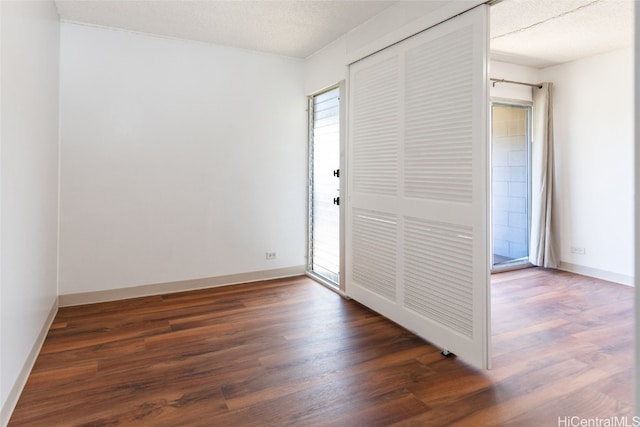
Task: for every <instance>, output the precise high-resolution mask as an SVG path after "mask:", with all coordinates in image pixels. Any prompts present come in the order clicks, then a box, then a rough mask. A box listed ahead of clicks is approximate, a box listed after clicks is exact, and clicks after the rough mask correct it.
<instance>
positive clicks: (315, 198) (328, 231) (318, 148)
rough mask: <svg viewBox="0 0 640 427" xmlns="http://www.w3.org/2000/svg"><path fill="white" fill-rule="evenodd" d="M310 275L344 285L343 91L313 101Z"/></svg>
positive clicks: (336, 89)
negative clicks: (342, 275) (342, 261)
mask: <svg viewBox="0 0 640 427" xmlns="http://www.w3.org/2000/svg"><path fill="white" fill-rule="evenodd" d="M308 252H309V257H308V260H309V261H308V266H307V269H308V271H309V274H310V275H311V276H313V277H314V278H316V279H318V280H319V281H321V282H322V283H324V284H327V285H330V286H333V287H335V288H338V287H339V284H340V87H339V86H335V87H332V88H330V89H327V90H325V91H323V92H320V93H318V94H315V95H312V96H310V97H309V250H308Z"/></svg>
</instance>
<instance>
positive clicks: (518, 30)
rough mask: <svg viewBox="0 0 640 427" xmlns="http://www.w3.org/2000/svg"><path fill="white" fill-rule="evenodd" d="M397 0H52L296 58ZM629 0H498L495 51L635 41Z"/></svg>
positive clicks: (81, 18) (576, 53)
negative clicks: (499, 0) (500, 0)
mask: <svg viewBox="0 0 640 427" xmlns="http://www.w3.org/2000/svg"><path fill="white" fill-rule="evenodd" d="M0 1H1V0H0ZM414 1H429V0H414ZM451 1H456V0H451ZM395 3H398V2H397V1H380V0H360V1H349V0H335V1H333V0H281V1H275V0H257V1H256V0H200V1H193V0H142V1H138V0H57V1H56V4H57V6H58V12H59V14H60V18H61V19H62V20H63V21H66V22H77V23H84V24H90V25H98V26H104V27H113V28H122V29H126V30H130V31H137V32H142V33H148V34H155V35H160V36H165V37H174V38H182V39H189V40H198V41H203V42H207V43H213V44H218V45H223V46H230V47H237V48H242V49H250V50H257V51H263V52H269V53H275V54H279V55H286V56H292V57H298V58H306V57H308V56H309V55H311V54H312V53H314V52H316V51H317V50H319V49H320V48H322V47H323V46H325V45H327V44H329V43H331V42H332V41H333V40H335V39H337V38H339V37H340V36H342V35H344V34H345V33H347V32H348V31H350V30H351V29H353V28H355V27H356V26H358V25H360V24H362V23H363V22H365V21H367V20H368V19H370V18H372V17H373V16H375V15H376V14H378V13H380V12H381V11H383V10H384V9H386V8H388V7H390V6H392V5H393V4H395ZM633 3H634V1H633V0H503V1H502V2H500V3H497V4H495V5H494V6H492V7H491V49H492V57H493V58H494V59H498V60H502V61H507V62H513V63H518V64H522V65H529V66H534V67H539V68H542V67H546V66H549V65H554V64H558V63H563V62H567V61H572V60H575V59H579V58H583V57H587V56H591V55H595V54H598V53H603V52H607V51H611V50H614V49H620V48H623V47H629V46H632V45H633V28H634V23H633Z"/></svg>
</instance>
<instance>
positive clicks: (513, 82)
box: [489, 78, 542, 89]
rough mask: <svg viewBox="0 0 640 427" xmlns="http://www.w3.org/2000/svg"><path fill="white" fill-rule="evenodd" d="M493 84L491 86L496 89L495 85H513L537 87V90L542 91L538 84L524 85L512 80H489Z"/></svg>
mask: <svg viewBox="0 0 640 427" xmlns="http://www.w3.org/2000/svg"><path fill="white" fill-rule="evenodd" d="M489 80H491V81H492V82H493V84H492V86H493V87H496V83H512V84H514V85H524V86H531V87H537V88H538V89H542V85H541V84H540V83H537V84H532V83H524V82H516V81H514V80H505V79H493V78H491V79H489Z"/></svg>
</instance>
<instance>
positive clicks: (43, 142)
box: [0, 1, 59, 425]
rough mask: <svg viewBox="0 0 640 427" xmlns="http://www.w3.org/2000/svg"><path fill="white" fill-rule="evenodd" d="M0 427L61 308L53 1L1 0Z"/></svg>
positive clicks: (56, 39) (56, 47)
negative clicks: (51, 321)
mask: <svg viewBox="0 0 640 427" xmlns="http://www.w3.org/2000/svg"><path fill="white" fill-rule="evenodd" d="M0 12H1V13H0V14H1V25H0V28H1V40H2V42H1V48H0V50H1V71H0V76H1V82H0V92H1V93H2V97H1V100H2V101H1V114H0V117H1V118H0V123H1V130H0V183H1V186H0V188H1V189H0V204H1V208H0V218H1V219H0V245H1V248H2V251H1V255H0V295H1V297H0V305H1V307H0V405H1V408H2V412H1V417H0V425H4V424H5V423H6V421H7V419H8V417H9V415H10V413H11V411H12V410H13V407H14V405H15V403H16V401H17V398H18V394H19V393H20V391H21V389H22V386H23V384H24V381H25V380H26V375H27V374H28V372H29V369H30V368H31V364H32V363H33V361H34V358H35V355H36V354H37V353H36V352H37V351H38V350H39V345H40V340H41V339H42V337H43V335H42V333H43V330H44V331H46V328H48V326H49V321H50V319H51V315H52V314H53V313H54V312H55V308H56V307H57V306H56V301H57V299H56V296H57V287H56V274H57V266H56V264H57V227H58V225H57V222H58V77H59V74H58V64H59V56H58V51H59V24H58V14H57V11H56V8H55V5H54V3H53V2H52V1H47V2H1V3H0Z"/></svg>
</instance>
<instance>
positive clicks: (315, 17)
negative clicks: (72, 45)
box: [56, 0, 395, 58]
mask: <svg viewBox="0 0 640 427" xmlns="http://www.w3.org/2000/svg"><path fill="white" fill-rule="evenodd" d="M393 3H395V2H394V1H331V0H320V1H313V0H304V1H302V0H297V1H292V0H289V1H264V0H262V1H251V0H240V1H239V0H235V1H226V0H208V1H206V0H204V1H189V0H181V1H173V0H155V1H149V0H143V1H136V0H128V1H127V0H124V1H123V0H88V1H86V0H57V1H56V5H57V7H58V13H59V15H60V18H61V20H62V21H66V22H77V23H84V24H91V25H98V26H104V27H113V28H122V29H126V30H131V31H137V32H142V33H148V34H155V35H161V36H165V37H174V38H182V39H188V40H197V41H203V42H207V43H213V44H218V45H223V46H231V47H237V48H242V49H250V50H257V51H262V52H269V53H275V54H279V55H286V56H292V57H298V58H305V57H307V56H309V55H311V54H312V53H314V52H315V51H317V50H319V49H320V48H322V47H323V46H325V45H327V44H329V43H330V42H332V41H334V40H335V39H337V38H339V37H340V36H342V35H343V34H345V33H347V32H348V31H349V30H351V29H353V28H355V27H356V26H358V25H360V24H361V23H363V22H365V21H366V20H368V19H370V18H371V17H373V16H374V15H376V14H378V13H379V12H381V11H382V10H384V9H386V8H387V7H389V6H391V5H392V4H393Z"/></svg>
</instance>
